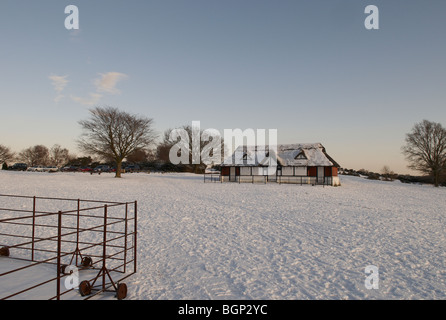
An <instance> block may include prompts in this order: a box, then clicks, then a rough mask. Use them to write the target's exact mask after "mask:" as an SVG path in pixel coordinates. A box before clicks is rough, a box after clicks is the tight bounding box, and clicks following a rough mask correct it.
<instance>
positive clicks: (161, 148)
mask: <svg viewBox="0 0 446 320" xmlns="http://www.w3.org/2000/svg"><path fill="white" fill-rule="evenodd" d="M173 130H183V132H184V134H185V136H184V138H186V141H183V139H181V138H180V137H178V138H177V139H172V135H171V133H172V131H173ZM204 133H205V131H204V130H201V129H200V130H199V131H198V130H197V132H194V128H193V127H192V126H190V125H184V126H182V127H180V128H177V129H168V130H166V131H165V132H164V139H163V141H162V142H161V143H160V144H159V145H158V149H157V156H158V159H159V160H162V161H164V162H170V160H171V159H170V151H171V149H172V147H173V146H175V145H176V144H178V142H179V141H181V143H183V147H184V149H185V150H187V155H185V159H186V161H185V162H186V163H184V162H181V164H182V165H186V167H189V168H190V170H191V171H192V172H194V173H201V172H202V171H204V169H205V168H206V164H205V163H204V162H203V159H202V157H201V154H202V152H203V151H209V154H212V156H213V150H214V149H213V148H210V146H211V143H212V142H213V140H211V141H209V140H208V141H207V140H205V139H202V138H203V136H204ZM194 134H195V135H196V139H199V142H198V143H197V148H194V146H193V135H194ZM218 142H219V143H218V144H219V145H218V146H217V149H219V150H218V151H219V154H220V157H219V159H218V160H217V161H216V162H217V163H218V164H220V163H221V160H222V158H221V156H222V155H223V154H224V142H223V139H222V138H221V137H220V140H219V141H218ZM208 148H209V149H208ZM194 158H195V159H199V162H198V163H194V161H193V159H194Z"/></svg>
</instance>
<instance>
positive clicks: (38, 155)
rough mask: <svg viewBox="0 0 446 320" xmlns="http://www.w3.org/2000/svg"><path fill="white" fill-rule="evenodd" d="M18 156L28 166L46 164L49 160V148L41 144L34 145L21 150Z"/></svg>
mask: <svg viewBox="0 0 446 320" xmlns="http://www.w3.org/2000/svg"><path fill="white" fill-rule="evenodd" d="M19 158H20V159H21V160H22V161H23V162H26V163H27V164H28V165H29V166H30V167H33V166H46V165H47V164H48V162H49V150H48V148H47V147H45V146H43V145H36V146H34V147H29V148H27V149H25V150H23V151H21V152H20V153H19Z"/></svg>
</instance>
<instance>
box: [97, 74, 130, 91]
mask: <svg viewBox="0 0 446 320" xmlns="http://www.w3.org/2000/svg"><path fill="white" fill-rule="evenodd" d="M100 75H101V78H99V79H96V80H95V81H94V84H95V86H96V90H97V92H107V93H110V94H119V93H121V91H119V90H118V89H117V88H116V85H117V84H118V82H119V81H121V80H123V79H125V78H127V77H128V76H127V75H126V74H123V73H119V72H108V73H105V74H104V73H101V74H100Z"/></svg>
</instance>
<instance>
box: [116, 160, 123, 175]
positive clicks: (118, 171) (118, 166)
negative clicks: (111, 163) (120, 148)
mask: <svg viewBox="0 0 446 320" xmlns="http://www.w3.org/2000/svg"><path fill="white" fill-rule="evenodd" d="M121 171H122V160H117V161H116V175H115V178H121Z"/></svg>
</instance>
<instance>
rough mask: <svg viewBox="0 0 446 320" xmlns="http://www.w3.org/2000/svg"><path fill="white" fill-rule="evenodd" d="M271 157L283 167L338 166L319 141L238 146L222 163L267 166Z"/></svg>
mask: <svg viewBox="0 0 446 320" xmlns="http://www.w3.org/2000/svg"><path fill="white" fill-rule="evenodd" d="M275 150H277V154H276V153H275ZM271 152H272V154H270V153H271ZM256 155H257V156H256ZM271 157H272V158H275V159H277V163H279V164H280V165H282V166H285V167H287V166H302V167H306V166H310V167H311V166H330V167H331V166H339V165H338V164H337V163H336V162H335V161H334V160H333V159H332V158H331V157H330V156H329V155H328V154H327V153H326V152H325V148H324V146H323V145H322V144H320V143H297V144H283V145H277V146H271V148H270V146H239V147H238V148H237V149H236V150H235V152H234V153H233V154H232V155H231V156H230V157H228V158H227V159H225V161H224V163H223V164H222V165H223V166H267V165H269V164H270V163H271Z"/></svg>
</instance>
